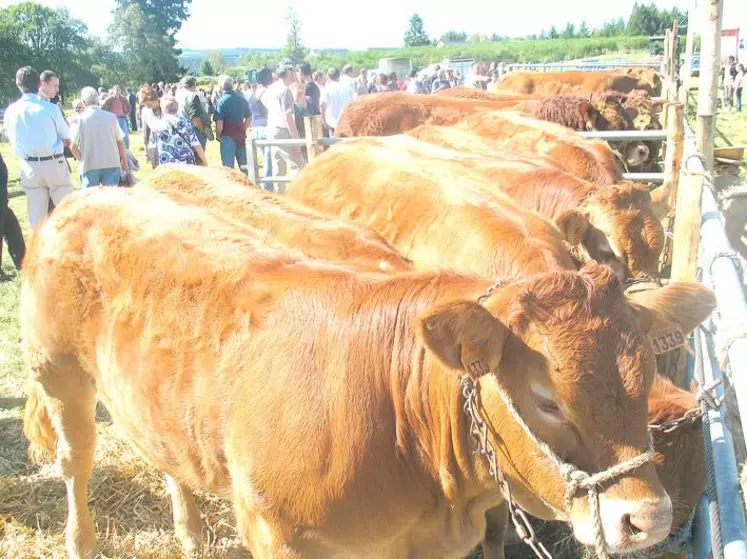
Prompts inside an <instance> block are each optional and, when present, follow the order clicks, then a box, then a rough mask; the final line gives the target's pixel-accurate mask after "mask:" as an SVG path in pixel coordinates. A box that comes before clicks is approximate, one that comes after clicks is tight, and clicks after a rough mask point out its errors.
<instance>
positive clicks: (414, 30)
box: [405, 14, 431, 47]
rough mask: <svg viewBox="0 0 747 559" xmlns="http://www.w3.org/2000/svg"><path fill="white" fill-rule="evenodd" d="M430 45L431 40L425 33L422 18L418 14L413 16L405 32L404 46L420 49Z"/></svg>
mask: <svg viewBox="0 0 747 559" xmlns="http://www.w3.org/2000/svg"><path fill="white" fill-rule="evenodd" d="M430 44H431V40H430V38H429V37H428V34H427V33H426V32H425V26H424V24H423V18H422V17H420V16H419V15H418V14H413V15H412V17H411V18H410V22H409V23H408V24H407V30H406V31H405V46H406V47H422V46H426V45H430Z"/></svg>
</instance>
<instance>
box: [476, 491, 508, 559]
mask: <svg viewBox="0 0 747 559" xmlns="http://www.w3.org/2000/svg"><path fill="white" fill-rule="evenodd" d="M507 526H508V504H507V503H505V502H503V503H501V504H500V505H498V506H497V507H494V508H492V509H488V510H487V511H485V539H483V540H482V555H483V557H484V558H485V559H504V557H505V555H504V551H503V544H504V543H505V537H506V528H507Z"/></svg>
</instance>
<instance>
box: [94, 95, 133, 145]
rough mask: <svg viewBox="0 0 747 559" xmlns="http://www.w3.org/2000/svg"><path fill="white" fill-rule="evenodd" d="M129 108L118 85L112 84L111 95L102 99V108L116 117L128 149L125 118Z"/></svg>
mask: <svg viewBox="0 0 747 559" xmlns="http://www.w3.org/2000/svg"><path fill="white" fill-rule="evenodd" d="M84 102H85V101H84ZM131 109H132V107H131V106H130V101H129V100H128V99H127V97H125V96H124V95H122V93H121V92H120V90H119V85H117V84H114V86H113V87H112V91H111V95H109V96H108V97H107V98H106V100H105V101H104V110H105V111H109V112H110V113H113V114H114V116H115V117H117V123H118V124H119V127H120V128H121V129H122V134H123V135H124V145H125V147H126V148H128V149H129V147H130V131H129V128H128V126H127V118H128V116H129V114H130V110H131Z"/></svg>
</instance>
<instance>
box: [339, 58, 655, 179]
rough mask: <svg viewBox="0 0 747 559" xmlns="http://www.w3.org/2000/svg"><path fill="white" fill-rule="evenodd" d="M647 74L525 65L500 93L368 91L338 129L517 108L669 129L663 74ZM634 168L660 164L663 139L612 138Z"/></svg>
mask: <svg viewBox="0 0 747 559" xmlns="http://www.w3.org/2000/svg"><path fill="white" fill-rule="evenodd" d="M641 75H642V78H633V77H631V76H628V75H626V74H616V73H609V72H594V73H585V72H558V73H540V74H538V73H535V72H525V73H522V72H517V73H513V74H509V75H508V76H507V77H506V78H505V79H504V80H503V81H502V82H501V84H500V86H501V90H500V92H498V93H489V92H486V91H482V90H479V89H472V88H464V87H457V88H452V89H443V90H440V91H439V92H438V93H437V94H436V95H429V96H417V95H411V94H407V93H395V94H387V95H386V96H364V97H361V98H359V99H357V100H356V101H355V102H353V103H350V104H349V105H347V106H346V108H345V109H344V110H343V113H342V115H341V116H340V120H339V122H338V124H337V128H336V130H335V135H336V136H338V137H342V138H351V137H356V136H388V135H393V134H401V133H404V132H407V131H408V130H410V129H412V128H414V127H416V126H418V125H421V124H436V125H445V126H450V125H453V124H456V123H457V122H459V121H461V120H463V119H464V118H465V117H467V116H470V115H477V114H482V113H484V112H486V111H496V110H503V111H511V112H512V113H515V114H520V115H524V116H527V117H530V118H533V119H539V120H543V121H548V122H553V123H555V124H559V125H561V126H565V127H569V128H571V129H574V130H578V131H593V130H599V131H621V130H639V131H643V130H661V129H662V125H661V122H660V120H659V118H658V116H657V113H658V112H659V111H660V109H661V106H662V101H654V100H653V99H652V97H651V92H652V91H660V89H661V81H660V79H659V77H658V74H657V73H656V72H654V71H651V70H643V71H641ZM611 145H612V147H613V148H614V149H615V151H616V153H617V154H618V157H619V159H620V162H621V163H622V164H623V165H624V166H625V168H626V169H627V170H628V171H630V172H648V171H651V170H653V168H654V165H655V163H656V160H657V158H658V156H659V152H660V150H661V142H659V141H637V140H634V141H618V142H614V143H612V144H611Z"/></svg>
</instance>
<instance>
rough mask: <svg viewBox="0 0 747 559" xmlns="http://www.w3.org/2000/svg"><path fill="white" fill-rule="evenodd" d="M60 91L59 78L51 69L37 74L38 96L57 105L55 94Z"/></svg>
mask: <svg viewBox="0 0 747 559" xmlns="http://www.w3.org/2000/svg"><path fill="white" fill-rule="evenodd" d="M59 92H60V78H59V76H58V75H57V74H55V73H54V72H53V71H52V70H44V71H43V72H42V73H41V74H39V97H41V98H42V99H44V100H45V101H49V102H50V103H52V104H53V105H57V102H58V101H59V99H58V97H57V95H58V94H59Z"/></svg>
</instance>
